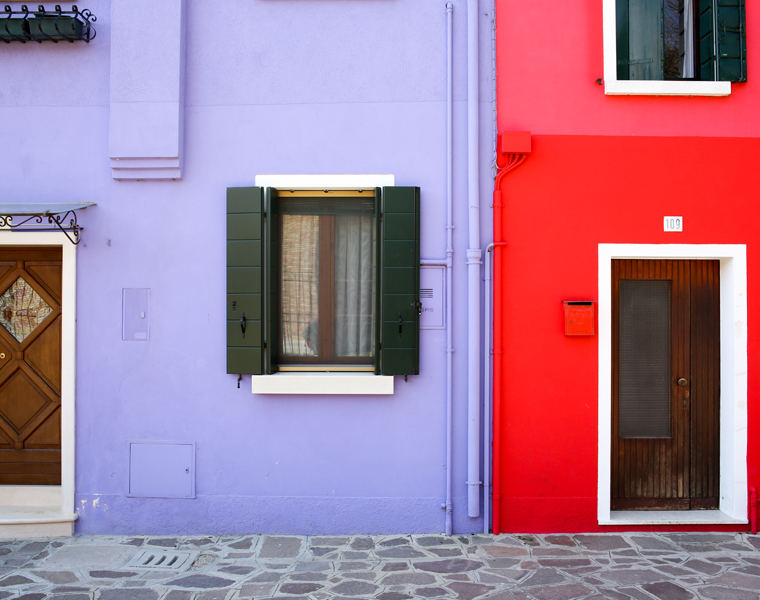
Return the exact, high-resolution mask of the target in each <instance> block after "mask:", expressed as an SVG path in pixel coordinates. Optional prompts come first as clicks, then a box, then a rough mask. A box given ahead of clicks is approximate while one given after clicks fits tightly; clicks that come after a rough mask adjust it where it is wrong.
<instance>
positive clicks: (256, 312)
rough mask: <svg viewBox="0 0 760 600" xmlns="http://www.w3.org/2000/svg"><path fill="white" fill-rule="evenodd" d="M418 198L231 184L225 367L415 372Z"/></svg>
mask: <svg viewBox="0 0 760 600" xmlns="http://www.w3.org/2000/svg"><path fill="white" fill-rule="evenodd" d="M293 187H296V186H293ZM419 206H420V195H419V188H415V187H396V186H387V187H382V188H381V187H377V188H366V187H358V188H354V189H341V188H337V189H313V188H312V189H304V188H301V189H297V188H296V189H288V188H284V187H276V188H275V187H263V186H259V187H248V188H228V190H227V372H228V373H249V374H253V375H263V374H272V373H275V372H277V371H371V372H374V373H376V374H378V375H415V374H417V373H418V372H419V313H420V307H421V305H420V299H419V268H420V235H419V234H420V215H419Z"/></svg>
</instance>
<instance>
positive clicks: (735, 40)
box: [699, 0, 747, 82]
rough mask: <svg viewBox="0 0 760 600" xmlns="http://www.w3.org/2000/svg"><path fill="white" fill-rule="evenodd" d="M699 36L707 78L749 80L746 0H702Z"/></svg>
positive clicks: (701, 59) (702, 73)
mask: <svg viewBox="0 0 760 600" xmlns="http://www.w3.org/2000/svg"><path fill="white" fill-rule="evenodd" d="M699 37H700V43H699V54H700V63H701V65H700V66H701V72H700V74H701V78H702V80H703V81H732V82H740V81H747V35H746V19H745V12H744V0H712V1H710V2H707V1H703V2H700V5H699Z"/></svg>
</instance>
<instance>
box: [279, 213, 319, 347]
mask: <svg viewBox="0 0 760 600" xmlns="http://www.w3.org/2000/svg"><path fill="white" fill-rule="evenodd" d="M281 239H282V253H281V256H282V268H281V271H280V272H281V290H282V294H281V298H282V309H281V310H282V312H281V320H280V331H281V333H282V355H283V356H318V349H319V310H318V307H319V217H318V216H314V215H283V216H282V238H281Z"/></svg>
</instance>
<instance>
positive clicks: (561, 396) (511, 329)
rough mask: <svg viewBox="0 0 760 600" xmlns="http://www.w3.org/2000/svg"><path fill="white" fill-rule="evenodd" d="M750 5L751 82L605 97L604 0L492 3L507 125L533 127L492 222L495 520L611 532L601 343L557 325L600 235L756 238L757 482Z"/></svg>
mask: <svg viewBox="0 0 760 600" xmlns="http://www.w3.org/2000/svg"><path fill="white" fill-rule="evenodd" d="M753 8H754V7H753V6H749V7H748V9H747V32H748V34H747V48H748V80H749V82H748V83H743V84H732V93H731V95H730V96H728V97H724V98H709V97H651V96H649V97H647V96H635V97H634V96H606V95H605V94H604V87H603V86H600V85H597V84H596V80H597V79H598V78H600V77H603V75H604V74H603V54H602V2H601V0H577V1H575V2H557V1H556V0H532V1H531V2H520V1H518V0H496V20H497V30H496V53H497V82H498V83H497V101H498V126H499V131H505V130H506V131H508V130H516V131H531V132H532V133H533V149H532V153H531V155H530V157H529V158H528V160H527V161H526V162H525V163H524V164H523V165H521V166H519V167H518V168H517V169H516V170H515V171H513V172H511V173H510V174H508V175H507V176H506V178H505V179H504V183H503V185H502V187H501V189H502V190H503V201H504V204H505V209H504V211H503V213H504V228H503V232H502V233H501V235H500V234H499V232H495V238H496V239H503V240H505V241H506V242H507V243H508V246H506V247H505V249H504V250H500V252H503V254H502V256H503V258H504V261H505V262H504V272H503V273H502V275H501V276H499V275H496V277H500V279H499V280H498V281H496V282H495V285H497V286H498V285H501V286H502V289H503V292H504V302H503V303H502V305H501V306H497V307H495V310H499V311H501V314H503V316H504V320H505V323H504V330H505V331H506V334H507V335H506V339H505V344H504V350H505V355H504V365H505V367H504V369H503V370H502V376H503V378H502V385H501V392H502V396H503V411H502V418H501V419H500V421H499V422H495V423H494V427H495V428H496V430H497V431H498V433H500V434H501V438H502V440H503V442H502V447H501V450H500V452H499V453H498V455H495V456H494V460H495V461H500V463H501V476H500V478H499V481H498V482H495V484H496V485H497V487H500V488H501V489H500V494H501V497H502V500H501V510H500V511H499V515H498V518H499V520H500V529H501V531H506V532H551V531H568V532H571V531H596V530H611V529H613V528H610V527H599V526H598V525H597V516H596V505H597V439H598V433H597V430H598V427H597V416H598V392H597V385H598V384H597V382H598V378H597V372H598V362H597V361H598V352H597V347H598V338H597V337H596V336H594V337H588V338H584V337H575V338H571V337H565V336H564V335H563V312H562V300H597V299H598V297H599V296H598V289H597V276H598V273H597V270H598V248H597V246H598V244H600V243H637V244H640V243H650V244H651V243H663V244H672V243H684V244H705V243H713V244H747V263H748V286H749V288H748V321H749V323H748V335H749V347H748V351H749V409H748V412H749V415H748V416H749V448H748V463H749V482H750V485H755V486H756V487H760V473H759V470H760V438H759V434H758V429H759V428H760V404H758V390H757V385H758V383H757V381H758V377H757V375H756V373H757V368H758V345H759V343H760V338H759V336H760V329H756V328H755V327H754V324H755V321H756V316H757V315H758V308H760V306H759V304H758V303H759V302H760V300H759V299H758V298H759V296H758V292H759V290H758V284H759V283H760V282H759V277H760V271H757V270H755V257H756V255H757V246H756V241H755V240H756V238H757V237H758V230H759V227H758V224H759V223H760V208H759V207H760V198H759V197H758V196H760V137H758V136H760V111H758V110H757V107H758V106H760V10H752V9H753ZM665 215H682V216H683V217H684V229H685V231H684V232H683V233H664V232H663V231H662V227H663V225H662V217H663V216H665ZM496 504H497V503H496V502H495V503H494V506H496ZM708 528H709V529H721V528H720V527H714V526H711V527H708ZM746 528H747V527H746V526H744V527H734V528H733V529H739V530H741V529H746ZM628 529H632V528H630V527H629V528H628ZM633 529H635V528H633ZM657 529H659V530H663V529H666V528H665V527H659V528H657ZM669 529H679V528H678V527H671V528H669ZM687 529H695V528H694V527H688V528H687ZM729 529H730V528H729Z"/></svg>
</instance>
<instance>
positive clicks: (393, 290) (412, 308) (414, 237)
mask: <svg viewBox="0 0 760 600" xmlns="http://www.w3.org/2000/svg"><path fill="white" fill-rule="evenodd" d="M381 210H382V218H381V228H380V232H381V236H380V237H381V254H380V269H381V274H380V294H381V298H380V319H381V331H380V344H381V346H380V347H381V350H380V371H381V373H382V374H383V375H417V374H419V371H420V369H419V362H420V361H419V348H420V322H419V307H420V304H419V300H420V298H419V294H420V188H418V187H386V188H383V192H382V209H381Z"/></svg>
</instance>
